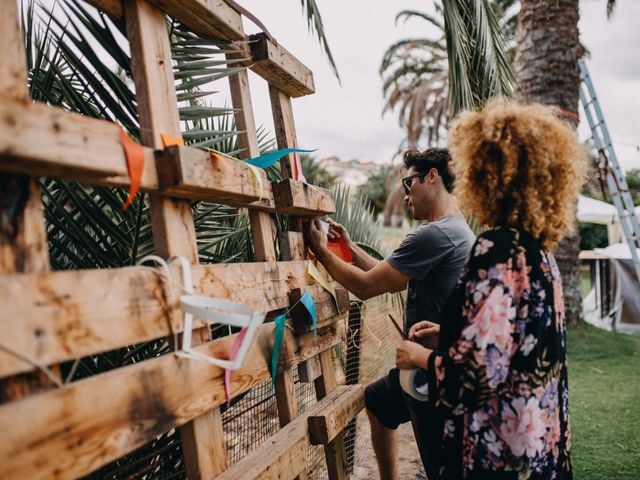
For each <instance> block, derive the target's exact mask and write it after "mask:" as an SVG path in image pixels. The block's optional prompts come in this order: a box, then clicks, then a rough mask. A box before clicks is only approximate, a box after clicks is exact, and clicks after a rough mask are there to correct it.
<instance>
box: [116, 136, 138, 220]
mask: <svg viewBox="0 0 640 480" xmlns="http://www.w3.org/2000/svg"><path fill="white" fill-rule="evenodd" d="M118 127H119V128H120V141H121V142H122V148H123V149H124V156H125V159H126V160H127V173H128V174H129V181H130V185H129V195H127V200H126V201H125V202H124V205H122V209H123V210H126V209H127V208H129V206H130V205H131V203H132V202H133V199H134V198H136V194H137V193H138V190H140V181H141V179H142V170H143V169H144V149H143V148H142V145H140V144H139V143H138V142H136V141H134V140H133V139H132V138H130V137H129V135H127V134H126V132H125V131H124V129H123V128H122V127H121V126H120V125H118Z"/></svg>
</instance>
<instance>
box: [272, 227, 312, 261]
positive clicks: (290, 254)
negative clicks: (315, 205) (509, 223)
mask: <svg viewBox="0 0 640 480" xmlns="http://www.w3.org/2000/svg"><path fill="white" fill-rule="evenodd" d="M278 242H279V243H280V255H281V257H282V259H300V260H302V259H305V258H307V247H306V245H305V244H304V238H303V234H302V232H292V231H287V232H281V233H280V235H279V236H278Z"/></svg>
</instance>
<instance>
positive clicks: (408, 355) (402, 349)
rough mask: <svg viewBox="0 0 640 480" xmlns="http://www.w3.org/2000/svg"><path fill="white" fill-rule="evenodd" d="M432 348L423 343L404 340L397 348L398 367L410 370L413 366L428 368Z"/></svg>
mask: <svg viewBox="0 0 640 480" xmlns="http://www.w3.org/2000/svg"><path fill="white" fill-rule="evenodd" d="M430 355H431V350H429V349H428V348H425V347H423V346H422V345H419V344H417V343H416V342H412V341H410V340H404V341H403V342H402V343H401V344H400V346H399V347H398V348H397V349H396V367H398V368H399V369H401V370H410V369H412V368H427V362H428V361H429V356H430Z"/></svg>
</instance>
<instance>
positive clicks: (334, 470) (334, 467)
mask: <svg viewBox="0 0 640 480" xmlns="http://www.w3.org/2000/svg"><path fill="white" fill-rule="evenodd" d="M331 352H332V349H329V350H325V351H324V352H322V353H321V354H320V366H321V368H322V376H320V377H319V378H317V379H316V380H315V387H316V397H317V399H318V400H321V399H323V398H324V397H326V396H327V395H328V394H329V393H330V392H331V391H333V390H335V388H336V386H337V382H336V371H335V366H334V365H333V357H332V353H331ZM324 455H325V458H326V460H327V471H328V473H329V478H330V479H331V480H346V479H347V478H348V475H347V462H346V458H345V443H344V431H343V432H340V434H338V435H337V436H336V437H335V438H334V439H333V440H332V441H331V442H329V443H328V444H327V445H325V446H324Z"/></svg>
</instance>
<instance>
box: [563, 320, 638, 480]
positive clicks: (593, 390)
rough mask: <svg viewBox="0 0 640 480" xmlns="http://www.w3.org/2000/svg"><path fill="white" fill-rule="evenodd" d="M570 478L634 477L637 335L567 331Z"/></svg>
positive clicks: (587, 327)
mask: <svg viewBox="0 0 640 480" xmlns="http://www.w3.org/2000/svg"><path fill="white" fill-rule="evenodd" d="M568 349H569V389H570V397H569V409H570V414H571V430H572V449H573V454H572V455H573V470H574V478H575V479H576V480H600V479H602V480H623V479H629V480H631V479H633V480H636V479H640V337H630V336H625V335H620V334H617V333H611V332H605V331H603V330H599V329H597V328H594V327H592V326H590V325H587V324H584V323H583V324H581V325H579V326H578V327H575V328H572V329H570V330H569V339H568Z"/></svg>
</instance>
